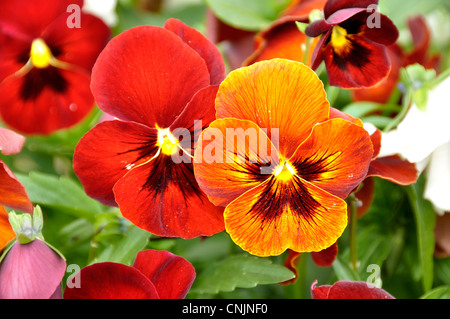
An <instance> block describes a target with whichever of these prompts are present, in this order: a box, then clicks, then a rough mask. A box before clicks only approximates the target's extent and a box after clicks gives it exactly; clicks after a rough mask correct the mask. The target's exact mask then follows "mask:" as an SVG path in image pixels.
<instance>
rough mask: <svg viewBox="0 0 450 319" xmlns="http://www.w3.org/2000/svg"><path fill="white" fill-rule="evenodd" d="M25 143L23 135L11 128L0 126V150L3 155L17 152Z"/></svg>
mask: <svg viewBox="0 0 450 319" xmlns="http://www.w3.org/2000/svg"><path fill="white" fill-rule="evenodd" d="M24 143H25V137H23V136H22V135H19V134H17V133H15V132H13V131H11V130H8V129H6V128H3V127H0V151H1V152H2V153H3V154H4V155H12V154H17V153H19V152H20V150H21V149H22V147H23V144H24Z"/></svg>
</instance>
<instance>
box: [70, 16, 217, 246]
mask: <svg viewBox="0 0 450 319" xmlns="http://www.w3.org/2000/svg"><path fill="white" fill-rule="evenodd" d="M224 69H225V68H224V64H223V60H222V56H221V55H220V52H219V51H218V49H217V48H216V47H215V46H214V45H213V44H212V43H211V42H210V41H209V40H207V39H206V38H205V37H204V36H203V35H202V34H201V33H199V32H198V31H196V30H195V29H193V28H191V27H188V26H187V25H185V24H184V23H182V22H181V21H179V20H176V19H169V20H168V21H167V22H166V23H165V25H164V27H163V28H161V27H154V26H141V27H135V28H132V29H130V30H127V31H125V32H123V33H121V34H120V35H118V36H116V37H115V38H113V39H112V40H111V41H110V42H109V44H108V45H107V46H106V48H105V50H104V51H103V52H102V53H101V54H100V56H99V58H98V60H97V62H96V64H95V66H94V68H93V74H92V91H93V94H94V96H95V98H96V101H97V104H98V106H99V108H100V109H102V110H103V111H105V112H106V113H108V114H110V115H111V116H113V117H116V118H117V119H116V120H112V121H104V122H102V123H99V124H98V125H97V126H95V127H94V128H93V129H92V130H91V131H89V132H88V133H87V134H86V135H85V136H84V137H83V138H82V139H81V140H80V142H79V143H78V145H77V147H76V149H75V154H74V170H75V173H76V174H77V176H78V177H79V179H80V181H81V183H82V184H83V186H84V189H85V191H86V193H87V194H88V195H89V196H91V197H93V198H95V199H97V200H99V201H100V202H102V203H104V204H106V205H111V206H115V205H118V206H119V208H120V210H121V212H122V214H123V216H124V217H125V218H127V219H128V220H130V221H131V222H133V223H134V224H135V225H137V226H138V227H140V228H142V229H145V230H147V231H149V232H151V233H153V234H155V235H159V236H166V237H182V238H193V237H197V236H210V235H212V234H215V233H217V232H220V231H222V230H223V229H224V225H223V216H222V212H223V209H221V208H220V207H216V206H214V205H213V204H212V203H210V202H209V200H208V198H207V197H206V195H205V194H204V193H203V192H202V191H201V190H200V188H199V186H198V184H197V182H196V180H195V178H194V173H193V166H192V161H191V157H192V156H193V155H192V154H193V149H194V146H195V140H196V138H197V137H198V134H200V132H201V129H202V128H204V127H206V126H207V125H209V123H210V122H211V121H212V120H214V115H215V114H214V112H215V110H214V99H215V96H216V92H217V89H218V87H217V84H218V83H220V82H221V80H222V79H223V78H224ZM196 126H198V127H196ZM177 129H180V130H178V131H177ZM177 132H182V133H187V134H183V135H178V133H177ZM175 157H178V160H179V161H177V160H174V158H175Z"/></svg>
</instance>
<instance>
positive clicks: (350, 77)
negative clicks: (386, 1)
mask: <svg viewBox="0 0 450 319" xmlns="http://www.w3.org/2000/svg"><path fill="white" fill-rule="evenodd" d="M377 4H378V0H328V1H327V3H326V4H325V7H324V19H322V20H318V21H314V22H312V23H311V24H310V25H309V26H308V27H307V28H306V31H305V32H306V34H307V35H308V36H310V37H317V36H319V35H322V37H321V38H320V41H319V43H318V44H317V46H316V48H315V50H314V53H313V56H312V68H313V69H316V68H317V67H318V66H319V64H320V63H321V62H322V61H325V66H326V68H327V73H328V78H329V81H330V84H331V85H335V86H339V87H343V88H358V87H369V86H373V85H375V84H376V83H378V82H380V81H381V80H383V79H384V78H385V77H386V76H387V75H388V73H389V70H390V67H391V63H390V61H389V56H388V54H387V52H386V46H388V45H391V44H393V43H394V42H395V41H396V40H397V37H398V30H397V28H396V27H395V25H394V24H393V23H392V21H391V20H390V19H389V18H388V17H386V16H385V15H383V14H380V13H378V12H374V9H375V6H376V5H377Z"/></svg>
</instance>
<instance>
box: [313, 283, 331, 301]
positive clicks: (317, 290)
mask: <svg viewBox="0 0 450 319" xmlns="http://www.w3.org/2000/svg"><path fill="white" fill-rule="evenodd" d="M316 284H317V280H315V281H314V282H313V283H312V285H311V297H312V299H327V296H328V292H329V291H330V288H331V286H330V285H322V286H319V287H316Z"/></svg>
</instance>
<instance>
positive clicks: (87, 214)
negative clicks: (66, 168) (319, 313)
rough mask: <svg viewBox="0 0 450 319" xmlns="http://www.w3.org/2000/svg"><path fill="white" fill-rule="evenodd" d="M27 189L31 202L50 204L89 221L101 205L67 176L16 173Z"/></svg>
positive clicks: (42, 204)
mask: <svg viewBox="0 0 450 319" xmlns="http://www.w3.org/2000/svg"><path fill="white" fill-rule="evenodd" d="M16 176H17V178H18V179H19V180H20V181H21V182H22V184H23V185H24V186H25V189H26V190H27V193H28V196H29V197H30V200H31V201H32V202H33V204H35V205H36V204H38V205H41V206H43V207H44V206H50V207H53V208H56V209H59V210H61V213H67V214H70V215H73V216H74V217H83V218H85V219H87V220H88V221H90V222H94V221H95V216H96V215H97V214H99V213H100V212H101V211H102V205H101V204H100V203H99V202H97V201H96V200H94V199H92V198H90V197H89V196H88V195H86V193H85V192H84V190H83V188H82V187H81V186H80V185H79V184H77V183H76V182H74V181H72V180H70V179H69V178H67V177H59V178H58V177H57V176H54V175H50V174H43V173H38V172H31V173H30V174H29V175H28V176H26V175H22V174H16Z"/></svg>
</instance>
